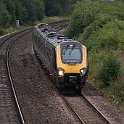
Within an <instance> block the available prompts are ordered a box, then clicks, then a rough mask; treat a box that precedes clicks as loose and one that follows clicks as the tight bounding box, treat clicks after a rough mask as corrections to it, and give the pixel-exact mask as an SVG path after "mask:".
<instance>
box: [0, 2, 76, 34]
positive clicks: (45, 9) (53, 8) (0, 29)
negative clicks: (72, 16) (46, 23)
mask: <svg viewBox="0 0 124 124" xmlns="http://www.w3.org/2000/svg"><path fill="white" fill-rule="evenodd" d="M75 2H76V1H75V0H74V1H73V0H0V35H3V34H4V33H5V31H4V29H5V28H8V27H10V26H13V27H14V26H15V25H16V20H19V21H20V24H21V25H24V24H25V23H28V24H33V23H34V22H35V21H36V20H40V21H41V20H42V19H43V18H44V17H45V15H46V16H58V15H59V16H60V15H62V16H63V15H67V14H68V13H69V12H70V10H71V6H72V4H73V3H75Z"/></svg>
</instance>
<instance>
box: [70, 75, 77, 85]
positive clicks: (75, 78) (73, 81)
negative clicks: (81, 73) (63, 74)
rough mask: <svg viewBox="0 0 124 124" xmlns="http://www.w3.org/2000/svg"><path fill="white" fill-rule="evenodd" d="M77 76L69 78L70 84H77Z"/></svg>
mask: <svg viewBox="0 0 124 124" xmlns="http://www.w3.org/2000/svg"><path fill="white" fill-rule="evenodd" d="M76 82H77V76H69V83H72V84H76Z"/></svg>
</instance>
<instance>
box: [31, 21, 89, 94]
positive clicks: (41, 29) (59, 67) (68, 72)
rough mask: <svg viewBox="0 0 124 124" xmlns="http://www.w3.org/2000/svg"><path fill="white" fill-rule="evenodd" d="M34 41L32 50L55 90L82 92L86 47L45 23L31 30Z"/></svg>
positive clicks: (84, 78)
mask: <svg viewBox="0 0 124 124" xmlns="http://www.w3.org/2000/svg"><path fill="white" fill-rule="evenodd" d="M33 38H34V41H33V50H34V52H35V54H36V55H37V56H38V58H39V59H40V61H41V63H42V65H43V67H44V68H46V69H47V71H48V73H49V76H50V77H51V79H52V80H53V82H54V83H55V85H56V86H57V88H59V89H63V88H65V87H66V88H73V89H75V90H76V91H78V92H81V89H82V88H83V87H84V86H85V84H86V80H87V76H88V58H87V48H86V46H84V45H82V44H81V43H80V42H78V41H75V40H73V39H70V38H67V37H66V36H64V35H63V34H61V33H58V32H56V31H55V29H54V28H53V27H51V26H50V25H49V24H45V23H40V24H37V25H36V26H34V28H33Z"/></svg>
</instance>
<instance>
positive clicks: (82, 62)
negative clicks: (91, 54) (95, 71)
mask: <svg viewBox="0 0 124 124" xmlns="http://www.w3.org/2000/svg"><path fill="white" fill-rule="evenodd" d="M56 64H57V71H58V72H57V73H58V76H57V83H58V87H59V88H62V87H74V88H75V89H82V88H83V87H84V85H85V82H86V79H87V73H88V62H87V49H86V47H85V46H83V45H81V44H80V43H78V42H64V43H62V44H60V45H59V46H57V48H56Z"/></svg>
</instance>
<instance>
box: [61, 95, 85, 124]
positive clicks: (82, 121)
mask: <svg viewBox="0 0 124 124" xmlns="http://www.w3.org/2000/svg"><path fill="white" fill-rule="evenodd" d="M60 95H61V96H62V98H63V100H64V101H65V102H66V104H67V105H68V106H69V108H70V109H71V110H72V111H73V113H74V114H75V115H76V117H77V118H78V119H79V120H80V122H81V123H82V124H86V123H85V122H84V120H83V119H82V118H81V117H80V115H79V114H78V113H77V112H75V110H74V109H73V107H72V105H71V104H70V103H69V102H68V101H67V100H66V98H65V97H64V96H63V95H62V94H60Z"/></svg>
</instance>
